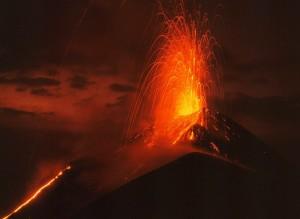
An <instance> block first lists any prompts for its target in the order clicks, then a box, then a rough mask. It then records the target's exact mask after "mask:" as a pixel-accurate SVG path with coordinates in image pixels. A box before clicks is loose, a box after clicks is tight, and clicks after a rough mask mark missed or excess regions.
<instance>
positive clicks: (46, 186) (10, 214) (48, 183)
mask: <svg viewBox="0 0 300 219" xmlns="http://www.w3.org/2000/svg"><path fill="white" fill-rule="evenodd" d="M70 169H71V166H67V167H66V168H64V169H62V170H60V171H59V172H58V173H57V175H56V176H54V177H53V178H52V179H50V180H49V181H48V182H47V183H45V184H44V185H42V186H41V187H40V188H38V189H37V190H36V191H35V192H34V193H33V195H32V196H30V198H28V199H27V200H26V201H24V202H23V203H21V204H20V205H19V206H18V207H16V208H15V209H14V210H13V211H12V212H11V213H9V214H7V215H6V216H4V217H2V219H7V218H9V217H10V216H12V215H13V214H15V213H17V212H18V211H20V210H21V209H22V208H24V207H25V206H27V205H28V204H30V203H31V202H32V201H33V200H34V199H36V198H37V197H38V196H39V195H40V194H41V193H42V192H43V191H44V190H45V189H46V188H48V187H49V186H51V185H52V184H53V183H54V182H55V181H56V180H57V179H59V178H60V177H61V176H62V175H63V174H64V173H65V172H66V171H68V170H70Z"/></svg>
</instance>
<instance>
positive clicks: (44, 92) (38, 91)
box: [30, 88, 54, 97]
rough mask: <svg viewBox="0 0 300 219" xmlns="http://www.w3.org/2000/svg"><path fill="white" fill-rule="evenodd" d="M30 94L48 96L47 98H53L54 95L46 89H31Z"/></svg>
mask: <svg viewBox="0 0 300 219" xmlns="http://www.w3.org/2000/svg"><path fill="white" fill-rule="evenodd" d="M30 93H31V94H32V95H37V96H49V97H50V96H54V94H52V93H51V92H50V91H49V90H47V89H46V88H34V89H31V91H30Z"/></svg>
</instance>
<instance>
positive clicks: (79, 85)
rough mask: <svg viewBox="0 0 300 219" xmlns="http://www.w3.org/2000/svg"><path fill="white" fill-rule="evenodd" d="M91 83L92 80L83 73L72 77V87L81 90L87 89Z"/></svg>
mask: <svg viewBox="0 0 300 219" xmlns="http://www.w3.org/2000/svg"><path fill="white" fill-rule="evenodd" d="M90 84H91V82H90V81H89V80H88V79H87V78H86V77H83V76H81V75H74V76H73V77H72V78H71V79H70V87H72V88H74V89H79V90H81V89H85V88H87V87H88V86H89V85H90Z"/></svg>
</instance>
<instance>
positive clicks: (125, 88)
mask: <svg viewBox="0 0 300 219" xmlns="http://www.w3.org/2000/svg"><path fill="white" fill-rule="evenodd" d="M109 87H110V89H111V90H113V91H116V92H133V91H135V87H134V86H132V85H128V84H117V83H115V84H111V85H110V86H109Z"/></svg>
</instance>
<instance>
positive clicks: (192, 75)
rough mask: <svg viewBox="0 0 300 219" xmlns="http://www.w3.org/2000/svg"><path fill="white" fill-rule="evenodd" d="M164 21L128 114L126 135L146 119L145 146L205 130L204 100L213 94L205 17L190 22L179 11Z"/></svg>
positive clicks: (210, 44) (210, 41)
mask: <svg viewBox="0 0 300 219" xmlns="http://www.w3.org/2000/svg"><path fill="white" fill-rule="evenodd" d="M175 11H176V14H177V15H176V16H174V17H172V18H170V17H169V16H168V15H167V14H166V13H162V15H163V18H164V20H165V21H164V25H163V31H162V34H161V35H160V37H159V38H158V40H157V41H156V42H157V43H156V44H155V47H157V49H156V50H155V51H156V52H155V53H154V56H155V60H154V61H153V64H152V65H151V67H150V69H149V71H148V72H147V74H146V75H145V76H144V78H143V80H142V82H141V84H140V89H139V94H138V97H137V100H136V103H135V105H134V107H133V110H132V115H131V121H130V122H131V123H130V129H132V127H133V126H134V125H136V124H137V123H140V121H141V120H144V119H148V124H149V121H151V122H150V124H151V125H150V126H151V127H153V136H152V140H151V142H150V145H153V144H155V142H156V141H158V140H162V139H163V141H164V142H167V143H168V144H175V143H177V142H178V140H179V139H181V137H182V136H183V135H184V134H185V133H186V132H187V131H188V130H189V129H190V128H191V127H192V126H193V125H194V124H196V123H199V124H201V126H205V125H206V119H205V110H206V109H207V108H208V101H207V97H208V95H209V93H210V92H212V90H213V89H212V88H213V84H214V83H213V81H214V80H213V77H212V74H213V72H214V70H215V69H214V68H215V62H214V59H215V56H214V53H213V47H214V45H216V43H215V40H214V38H213V37H212V36H211V32H210V31H209V29H208V25H207V22H208V21H207V18H206V16H205V15H202V16H198V17H197V19H193V18H192V16H189V15H188V13H187V12H186V11H185V9H184V7H183V3H181V4H179V7H178V8H177V9H176V10H175Z"/></svg>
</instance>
